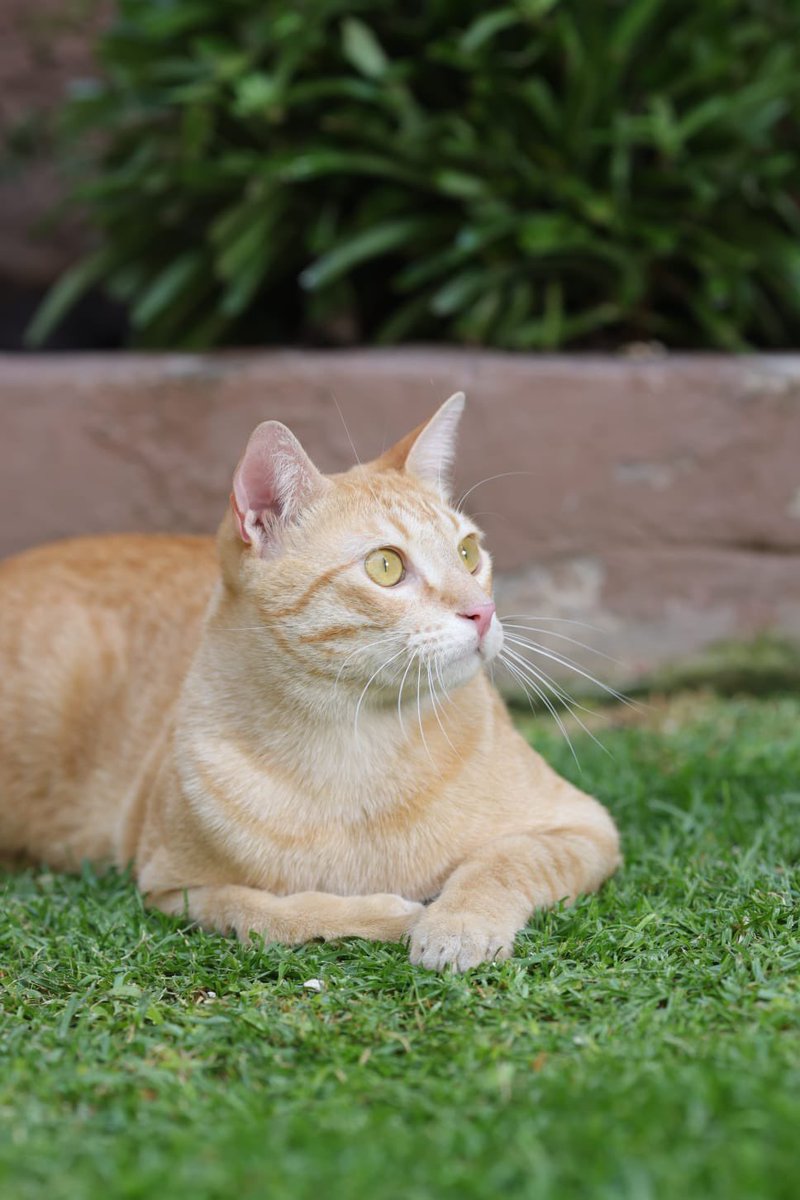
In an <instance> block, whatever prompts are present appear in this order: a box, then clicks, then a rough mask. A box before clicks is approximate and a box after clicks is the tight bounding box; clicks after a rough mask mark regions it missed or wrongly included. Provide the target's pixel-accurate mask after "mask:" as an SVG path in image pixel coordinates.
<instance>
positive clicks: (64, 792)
mask: <svg viewBox="0 0 800 1200" xmlns="http://www.w3.org/2000/svg"><path fill="white" fill-rule="evenodd" d="M463 403H464V397H463V395H461V394H460V393H459V394H457V395H455V396H453V397H451V399H450V400H448V401H447V403H446V404H445V405H444V406H443V407H442V408H441V409H439V411H438V412H437V413H436V414H435V416H434V417H433V418H432V419H431V420H430V421H428V422H427V424H425V425H423V426H421V427H420V428H419V429H417V430H415V431H414V432H413V433H411V434H409V435H408V436H407V437H406V438H404V439H403V440H402V441H401V442H399V443H398V444H397V445H396V446H395V447H394V448H393V449H392V450H390V451H388V452H387V453H386V454H384V455H383V456H382V457H381V458H379V459H378V460H377V461H375V462H373V463H368V464H366V465H363V466H362V465H359V466H357V467H354V468H353V469H352V470H350V471H348V472H346V473H345V474H342V475H335V476H330V477H325V476H323V475H321V474H320V473H319V472H318V471H317V469H316V468H315V467H314V466H313V464H312V463H311V462H310V460H309V459H308V457H307V456H306V454H305V453H304V451H303V449H302V448H301V446H300V445H299V443H298V442H297V440H296V439H295V438H294V436H293V435H292V434H291V433H290V432H289V430H288V429H286V427H285V426H283V425H280V424H278V423H277V422H275V421H268V422H266V423H264V424H262V425H259V427H258V428H257V429H256V430H255V432H254V433H253V435H252V437H251V438H250V441H249V442H248V445H247V448H246V450H245V453H244V455H243V457H242V459H241V461H240V463H239V465H238V467H237V469H236V473H235V476H234V480H233V493H232V495H231V508H230V511H229V512H228V514H227V516H226V517H225V519H224V520H223V522H222V525H221V527H220V530H219V535H218V538H217V554H216V555H215V552H214V544H213V542H212V541H211V540H210V539H204V538H191V537H165V536H148V537H136V536H120V537H103V538H86V539H76V540H73V541H67V542H64V543H61V544H59V545H54V546H47V547H43V548H41V549H36V550H32V551H29V552H28V553H26V554H23V555H20V556H19V557H17V558H14V559H11V560H9V561H7V562H6V563H4V564H3V565H2V566H0V852H2V854H3V855H4V856H5V857H6V858H8V857H14V858H26V859H28V860H30V859H33V860H35V861H42V862H46V863H49V864H51V865H52V866H54V867H57V868H66V869H69V868H70V867H74V866H75V865H76V864H78V863H79V862H80V860H82V859H90V860H93V861H98V862H107V861H111V862H115V863H118V864H126V863H128V862H130V861H132V862H133V864H134V870H135V874H136V879H137V881H138V884H139V886H140V887H141V889H142V891H143V892H144V893H145V894H146V897H147V900H148V902H149V903H150V904H153V905H156V906H157V907H158V908H161V909H163V910H164V911H165V912H169V913H177V914H184V915H186V916H187V917H188V918H189V919H191V920H192V921H195V922H197V923H199V924H201V925H203V926H205V927H206V928H210V929H218V930H221V931H230V930H234V931H235V932H236V933H237V934H238V935H239V936H240V937H242V938H247V936H248V935H249V933H250V932H252V931H255V932H257V933H259V934H261V935H263V936H264V938H266V939H267V940H270V941H279V942H287V943H298V942H303V941H306V940H307V939H309V938H338V937H346V936H350V935H357V936H360V937H365V938H381V939H389V940H397V939H408V941H409V943H410V951H411V960H412V962H414V963H421V964H422V965H423V966H425V967H430V968H437V969H442V968H444V967H445V966H448V965H450V966H452V967H453V968H455V969H456V970H461V971H463V970H467V969H469V968H470V967H474V966H477V965H478V964H479V963H481V962H485V961H487V960H490V959H502V958H506V957H507V956H508V955H509V954H510V953H511V951H512V948H513V942H514V936H515V934H516V933H517V931H518V930H520V929H521V928H522V927H523V926H524V925H525V923H526V921H527V920H528V918H529V917H530V915H531V913H532V912H533V910H534V909H535V908H537V907H540V906H543V905H550V904H554V903H556V902H557V901H559V900H561V899H564V898H566V899H571V898H573V897H575V896H577V895H578V894H579V893H580V892H585V891H590V890H592V889H595V888H597V887H599V885H600V884H601V883H602V881H603V880H604V879H605V878H606V877H607V876H608V875H609V874H610V873H611V872H612V871H613V870H614V869H615V867H616V866H617V865H618V863H619V861H620V860H619V853H618V839H617V832H616V829H615V827H614V824H613V822H612V820H611V818H610V817H609V815H608V813H607V812H606V810H605V809H604V808H603V807H602V806H601V805H600V804H598V803H597V801H596V800H593V799H591V798H590V797H589V796H586V795H584V794H583V793H582V792H580V791H578V790H577V789H576V788H574V787H573V786H572V785H571V784H569V783H567V782H565V781H564V780H563V779H561V778H559V777H558V776H557V775H556V774H555V772H554V771H552V770H551V768H550V767H549V766H548V765H547V764H546V763H545V762H543V760H542V759H541V758H540V757H539V756H538V755H537V754H535V753H534V751H533V750H532V749H531V748H530V747H529V746H528V745H527V743H526V742H525V741H524V740H523V738H522V737H521V736H520V735H519V734H518V733H517V732H516V731H515V730H514V728H513V726H512V724H511V721H510V720H509V717H508V715H507V713H506V710H505V707H504V705H503V703H502V701H501V700H500V698H499V696H498V695H497V693H496V692H495V690H494V688H493V687H492V686H491V685H490V683H489V682H488V680H487V677H486V673H485V670H484V668H485V666H486V664H488V663H489V662H491V661H492V659H493V658H494V657H495V656H496V655H497V654H498V652H499V650H500V648H501V645H502V640H503V631H502V627H501V625H500V623H499V621H498V619H497V617H496V615H495V610H494V604H493V603H492V600H491V584H492V570H491V562H490V559H489V555H488V553H487V552H486V550H485V549H484V548H483V546H482V543H481V535H480V533H479V532H478V530H477V528H476V526H475V524H474V522H473V521H472V520H470V519H469V518H468V517H466V516H465V515H463V514H462V513H461V512H459V511H457V510H456V509H455V508H453V507H452V506H451V505H450V504H449V503H448V500H447V494H446V483H447V477H448V472H449V467H450V464H451V462H452V459H453V456H454V441H455V434H456V427H457V425H458V421H459V417H460V415H461V411H462V408H463ZM445 692H446V693H447V698H446V700H445V699H443V696H444V693H445ZM437 695H438V696H439V701H438V703H437V700H436V698H437Z"/></svg>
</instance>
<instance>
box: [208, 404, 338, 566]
mask: <svg viewBox="0 0 800 1200" xmlns="http://www.w3.org/2000/svg"><path fill="white" fill-rule="evenodd" d="M329 486H330V484H329V483H328V480H327V479H325V477H324V476H323V475H321V474H320V472H319V471H318V470H317V468H316V467H315V466H314V464H313V463H312V461H311V459H310V458H309V457H308V455H307V454H306V452H305V450H304V449H303V447H302V446H301V445H300V443H299V442H298V440H297V438H296V437H295V436H294V434H293V433H292V432H291V430H289V429H287V428H286V426H285V425H282V424H281V423H280V421H264V422H262V424H261V425H259V426H257V428H256V429H254V430H253V432H252V433H251V435H250V440H249V441H248V443H247V448H246V449H245V452H244V454H243V455H242V457H241V459H240V460H239V465H238V467H237V468H236V471H235V472H234V476H233V491H232V492H231V507H232V509H233V514H234V516H235V518H236V524H237V527H238V529H239V536H240V537H241V539H242V541H243V542H245V543H247V544H248V545H250V544H251V543H252V544H253V545H255V546H256V547H257V548H258V549H259V551H260V552H261V553H262V554H263V553H266V552H268V550H269V549H270V546H271V545H272V544H274V543H275V542H276V541H277V538H278V535H279V533H280V529H281V527H282V526H285V525H288V524H290V523H291V522H292V521H293V520H295V519H296V518H297V516H298V515H299V514H300V512H301V511H302V509H303V508H304V507H305V506H306V505H308V504H310V503H311V502H312V501H313V500H315V499H316V498H317V497H318V496H319V495H321V494H322V492H323V491H325V489H326V488H327V487H329Z"/></svg>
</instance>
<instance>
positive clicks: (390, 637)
mask: <svg viewBox="0 0 800 1200" xmlns="http://www.w3.org/2000/svg"><path fill="white" fill-rule="evenodd" d="M400 637H401V635H400V634H399V633H384V634H382V635H381V637H379V638H375V640H374V641H372V642H367V644H366V646H359V647H358V648H357V649H356V650H353V651H351V653H350V654H348V656H347V658H346V659H345V660H344V662H343V663H342V665H341V666H340V667H339V671H338V673H337V675H336V684H337V685H338V683H339V680H340V678H341V675H342V671H343V670H344V669H345V667H346V666H347V664H348V663H349V662H350V659H351V658H355V656H356V655H357V654H364V653H365V651H367V650H371V649H372V647H373V646H381V645H383V644H384V643H385V642H388V641H396V640H397V639H398V638H400Z"/></svg>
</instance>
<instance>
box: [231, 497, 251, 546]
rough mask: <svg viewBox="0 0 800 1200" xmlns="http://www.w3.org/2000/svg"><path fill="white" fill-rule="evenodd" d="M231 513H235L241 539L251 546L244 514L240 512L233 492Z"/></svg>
mask: <svg viewBox="0 0 800 1200" xmlns="http://www.w3.org/2000/svg"><path fill="white" fill-rule="evenodd" d="M231 511H232V512H233V516H234V520H235V521H236V528H237V529H238V530H239V537H240V538H241V539H242V541H243V542H245V543H246V544H247V545H248V546H249V545H250V534H249V533H247V531H246V530H245V527H244V513H241V512H239V509H238V506H237V504H236V496H235V495H234V493H233V492H231Z"/></svg>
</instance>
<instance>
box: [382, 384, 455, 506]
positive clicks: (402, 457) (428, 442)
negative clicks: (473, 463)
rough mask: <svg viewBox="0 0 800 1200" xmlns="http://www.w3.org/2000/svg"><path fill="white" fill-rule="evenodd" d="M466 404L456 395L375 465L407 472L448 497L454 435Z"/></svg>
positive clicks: (453, 457) (453, 451)
mask: <svg viewBox="0 0 800 1200" xmlns="http://www.w3.org/2000/svg"><path fill="white" fill-rule="evenodd" d="M465 400H466V397H465V395H464V393H463V392H455V393H454V394H453V395H452V396H451V397H450V399H449V400H445V402H444V404H443V405H442V407H441V408H440V409H438V411H437V412H435V413H434V414H433V416H432V417H431V418H430V419H429V420H428V421H425V422H424V423H423V424H422V425H418V426H417V428H416V429H413V430H412V431H411V433H409V434H407V435H406V437H404V438H403V439H402V441H399V442H398V443H397V445H396V446H392V448H391V450H387V451H386V453H385V454H384V455H383V456H382V457H381V458H379V459H378V464H377V465H378V466H380V467H394V469H395V470H399V471H407V472H408V474H409V475H415V476H416V477H417V479H421V480H422V481H423V483H429V484H431V485H432V486H433V487H435V488H438V490H439V491H440V492H441V493H442V495H443V496H447V495H448V494H449V491H450V484H451V476H452V470H453V463H454V462H455V457H456V435H457V433H458V425H459V422H460V420H461V414H462V413H463V411H464V403H465Z"/></svg>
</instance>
